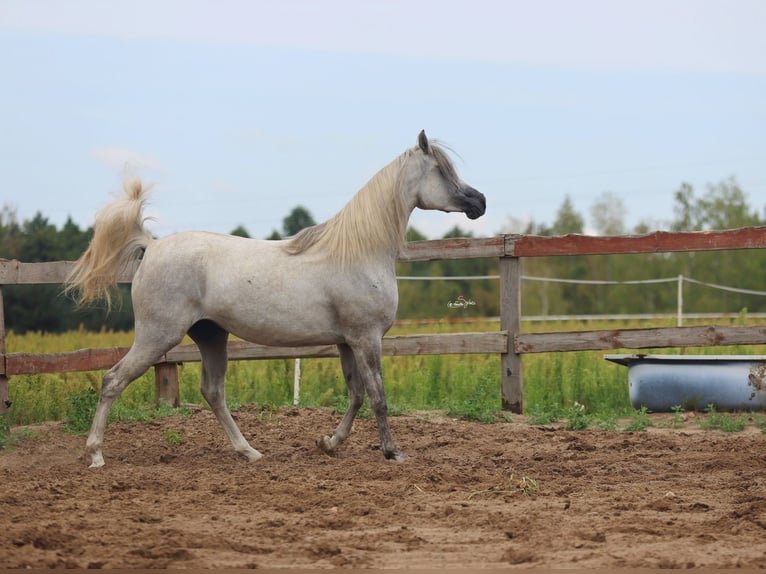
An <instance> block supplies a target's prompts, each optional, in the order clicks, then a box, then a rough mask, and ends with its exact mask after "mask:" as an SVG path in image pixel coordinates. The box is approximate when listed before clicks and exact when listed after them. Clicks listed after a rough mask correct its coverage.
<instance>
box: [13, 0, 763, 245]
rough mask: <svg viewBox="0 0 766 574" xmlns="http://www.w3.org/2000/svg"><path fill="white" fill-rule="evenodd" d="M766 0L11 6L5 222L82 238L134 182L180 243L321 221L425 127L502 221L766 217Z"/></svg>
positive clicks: (491, 229)
mask: <svg viewBox="0 0 766 574" xmlns="http://www.w3.org/2000/svg"><path fill="white" fill-rule="evenodd" d="M764 22H766V2H763V1H762V0H722V1H719V0H640V1H634V0H622V1H619V2H615V1H611V0H535V1H534V2H532V1H528V0H506V1H501V0H495V1H492V0H368V1H359V0H280V1H264V0H251V1H246V0H219V1H213V0H128V1H125V0H109V1H104V0H67V1H59V0H47V1H46V0H0V70H1V71H2V73H1V74H0V177H1V178H2V185H0V207H1V206H6V207H10V208H12V209H15V210H16V212H17V218H18V219H19V220H22V221H23V220H26V219H29V218H31V217H33V216H34V214H35V213H36V212H38V211H39V212H42V214H43V215H44V216H46V217H48V218H49V219H50V221H51V222H52V223H54V224H56V225H57V226H60V225H62V224H63V223H64V222H65V221H66V219H67V218H68V217H71V218H72V219H73V220H74V221H75V222H76V223H77V224H78V225H80V226H81V227H83V228H85V227H88V226H90V225H91V224H92V222H93V218H94V217H95V213H96V212H97V211H98V209H99V208H100V207H102V206H103V205H104V204H105V203H106V202H107V201H108V200H109V199H110V198H111V197H114V195H115V194H117V193H119V192H120V189H121V184H122V181H123V180H124V179H125V178H127V177H132V176H135V175H138V176H141V177H142V178H143V179H144V181H145V182H147V183H151V184H152V185H153V193H152V198H151V203H150V205H149V207H148V210H147V213H148V215H151V216H152V217H154V218H155V219H156V221H155V222H153V223H152V224H151V225H150V229H151V230H152V231H153V232H154V233H155V234H156V235H159V236H162V235H167V234H169V233H173V232H177V231H183V230H189V229H203V230H209V231H218V232H223V233H227V232H230V231H232V230H233V229H234V228H235V227H237V226H239V225H242V226H244V227H245V228H246V229H247V230H248V232H249V233H250V235H251V236H253V237H266V236H268V235H270V234H271V232H272V230H275V229H276V230H281V228H282V220H283V218H284V217H285V216H286V215H287V214H288V213H289V212H290V211H291V210H292V209H293V208H294V207H296V206H298V205H300V206H303V207H305V208H307V209H308V210H309V211H310V212H311V214H312V215H313V217H314V219H315V220H316V221H317V222H319V221H324V220H325V219H328V218H329V217H331V216H332V215H333V214H334V213H335V212H337V211H338V210H339V209H340V208H341V207H342V206H343V205H344V204H345V203H346V202H347V201H348V200H349V199H350V198H351V197H352V196H353V194H354V193H356V191H357V190H359V189H360V188H361V187H362V186H363V185H364V184H365V183H366V182H367V181H368V180H369V178H370V177H371V176H372V175H373V174H374V173H375V172H376V171H377V170H378V169H380V168H382V167H383V166H385V165H386V164H388V163H389V162H390V161H391V160H392V159H394V158H395V157H396V156H398V155H399V154H400V153H402V152H403V151H405V150H406V149H407V148H409V147H412V146H414V145H415V143H416V138H417V134H418V132H419V131H420V130H421V129H425V130H426V133H427V134H428V135H429V137H431V138H436V139H439V140H440V141H442V142H444V143H445V144H447V145H448V146H449V147H450V148H451V149H452V150H454V159H455V164H456V168H457V170H458V172H459V174H460V175H461V177H462V179H463V180H464V181H466V182H467V183H469V184H470V185H472V186H473V187H475V188H477V189H479V190H480V191H482V192H483V193H484V194H485V195H486V197H487V213H486V215H485V216H484V217H482V218H480V219H478V220H475V221H473V222H472V221H469V220H468V219H467V218H466V217H465V216H464V215H462V214H445V213H441V212H425V211H420V210H416V211H415V212H414V213H413V216H412V218H411V224H412V225H413V226H414V227H415V228H417V229H418V230H419V231H421V233H423V234H425V235H426V236H427V237H429V238H437V237H441V236H442V235H443V234H444V233H445V232H446V231H448V230H449V229H450V228H452V227H453V226H455V225H458V226H460V227H461V229H463V230H466V231H471V232H473V233H474V235H476V236H491V235H494V234H497V233H499V232H504V231H505V232H507V231H520V229H519V226H520V225H525V224H526V223H528V222H530V221H531V222H535V223H537V224H547V225H550V224H552V223H553V222H554V221H555V219H556V213H557V211H558V209H559V208H560V207H561V205H562V203H563V202H564V200H565V198H567V197H568V198H569V199H570V200H571V202H572V204H573V206H574V208H575V209H576V210H577V211H578V212H579V213H581V214H582V215H583V217H584V218H585V220H586V228H588V229H589V230H590V231H593V228H592V226H593V219H592V218H591V214H590V210H591V207H592V205H593V204H594V203H595V202H597V201H598V200H599V199H600V198H603V197H605V194H609V196H611V197H615V198H618V201H619V202H620V203H621V204H622V206H623V207H624V224H625V227H626V229H628V230H631V229H633V228H634V227H635V226H636V225H638V224H646V225H648V226H649V228H650V229H666V228H667V227H668V226H669V224H670V222H671V221H672V219H673V205H674V192H675V191H676V190H677V189H678V188H679V187H680V186H681V184H682V183H684V182H687V183H689V184H691V185H693V186H694V188H695V190H696V192H697V194H699V195H702V194H704V192H705V191H706V189H707V186H708V185H715V184H717V183H719V182H721V181H723V180H726V179H728V178H730V177H735V178H736V181H737V182H738V183H739V185H740V186H741V187H742V189H743V190H744V191H745V193H746V194H747V196H748V199H749V203H750V205H751V206H752V207H753V208H755V209H757V210H758V212H759V213H760V214H761V215H762V216H763V215H764V206H765V205H766V34H764V32H763V24H764Z"/></svg>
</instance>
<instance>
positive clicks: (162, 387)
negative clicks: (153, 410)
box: [154, 363, 181, 408]
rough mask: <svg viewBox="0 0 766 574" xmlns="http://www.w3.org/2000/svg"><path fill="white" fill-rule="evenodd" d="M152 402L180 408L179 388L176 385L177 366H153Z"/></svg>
mask: <svg viewBox="0 0 766 574" xmlns="http://www.w3.org/2000/svg"><path fill="white" fill-rule="evenodd" d="M154 401H155V403H156V404H158V405H159V404H160V401H164V402H166V403H167V404H169V405H170V406H171V407H173V408H178V407H179V406H181V388H180V386H179V384H178V364H177V363H158V364H157V365H154Z"/></svg>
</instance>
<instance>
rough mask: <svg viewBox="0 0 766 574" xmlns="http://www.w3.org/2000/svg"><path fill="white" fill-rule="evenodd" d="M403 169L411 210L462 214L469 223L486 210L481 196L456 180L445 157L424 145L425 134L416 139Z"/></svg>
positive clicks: (456, 176) (435, 146) (440, 151)
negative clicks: (413, 207)
mask: <svg viewBox="0 0 766 574" xmlns="http://www.w3.org/2000/svg"><path fill="white" fill-rule="evenodd" d="M404 169H405V170H406V174H403V175H405V179H406V185H407V186H408V187H409V190H410V193H411V194H412V198H413V199H414V206H415V207H419V208H421V209H438V210H441V211H462V212H463V213H465V214H466V215H467V216H468V218H469V219H476V218H477V217H481V216H482V215H484V212H485V211H486V207H487V203H486V199H485V198H484V194H482V193H480V192H478V191H477V190H475V189H474V188H473V187H471V186H470V185H468V184H467V183H465V182H464V181H463V180H462V179H460V178H459V177H458V175H457V172H456V171H455V168H454V166H453V165H452V162H451V161H450V159H449V157H447V154H446V153H445V152H444V150H443V149H442V148H440V147H439V146H438V145H435V144H432V143H431V142H429V141H428V138H427V137H426V133H425V131H421V132H420V134H419V135H418V145H417V147H416V148H415V149H414V150H413V152H412V153H411V154H410V155H409V159H408V161H407V165H406V166H405V168H404Z"/></svg>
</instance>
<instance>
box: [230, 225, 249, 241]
mask: <svg viewBox="0 0 766 574" xmlns="http://www.w3.org/2000/svg"><path fill="white" fill-rule="evenodd" d="M229 235H234V236H236V237H245V238H249V237H250V234H249V233H248V232H247V229H245V226H244V225H237V226H236V227H235V228H234V229H232V230H231V233H229Z"/></svg>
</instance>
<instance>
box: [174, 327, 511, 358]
mask: <svg viewBox="0 0 766 574" xmlns="http://www.w3.org/2000/svg"><path fill="white" fill-rule="evenodd" d="M507 349H508V333H507V332H505V331H491V332H483V333H438V334H421V335H395V336H390V337H384V338H383V354H384V355H386V356H397V355H448V354H470V353H491V354H494V353H504V352H506V351H507ZM337 356H338V349H337V347H336V346H335V345H320V346H314V347H269V346H266V345H258V344H256V343H249V342H247V341H232V342H231V343H229V359H230V360H248V359H292V358H323V357H337ZM164 360H165V361H167V362H179V363H182V362H191V361H199V360H200V356H199V351H198V350H197V346H196V345H181V346H179V347H176V348H175V349H172V350H170V351H168V352H167V354H166V355H165V357H164Z"/></svg>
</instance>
